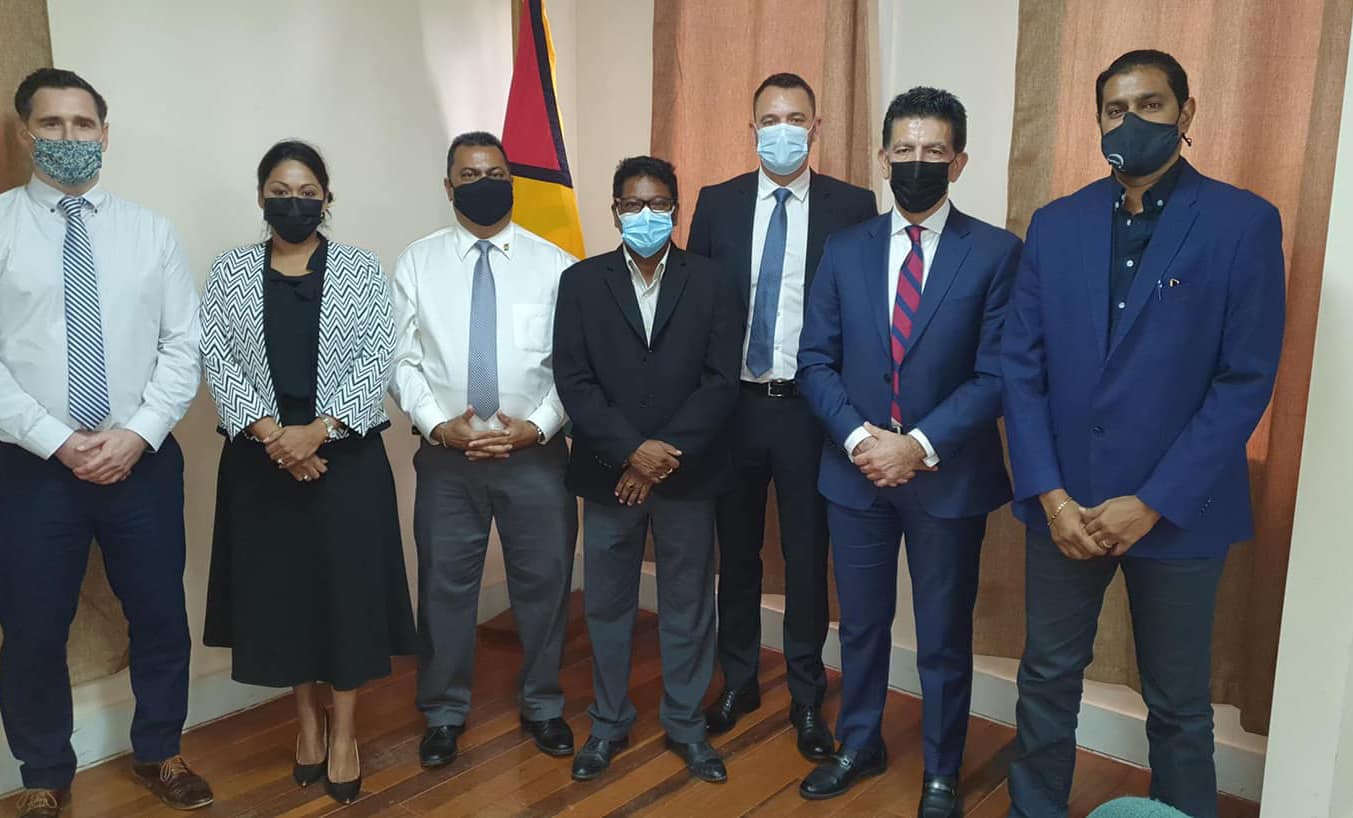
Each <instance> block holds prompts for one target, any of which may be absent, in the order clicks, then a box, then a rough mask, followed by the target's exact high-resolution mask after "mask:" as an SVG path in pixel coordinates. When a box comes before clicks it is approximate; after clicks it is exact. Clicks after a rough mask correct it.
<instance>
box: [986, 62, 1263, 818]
mask: <svg viewBox="0 0 1353 818" xmlns="http://www.w3.org/2000/svg"><path fill="white" fill-rule="evenodd" d="M1095 91H1096V94H1095V96H1096V105H1097V109H1098V115H1099V126H1100V131H1101V133H1102V149H1103V152H1104V155H1105V157H1106V158H1107V159H1108V161H1109V164H1110V165H1111V166H1112V167H1113V172H1112V174H1111V175H1110V176H1109V177H1107V178H1104V179H1101V180H1099V181H1097V182H1095V183H1093V184H1091V185H1089V186H1088V187H1085V188H1083V189H1081V190H1080V191H1078V192H1076V193H1073V194H1072V195H1070V196H1067V197H1065V198H1062V199H1058V200H1057V201H1055V202H1053V203H1052V204H1050V205H1048V206H1046V207H1044V208H1042V209H1041V210H1039V211H1038V212H1037V213H1035V214H1034V217H1033V221H1032V222H1031V223H1030V225H1029V233H1028V247H1027V249H1026V250H1025V253H1024V260H1023V263H1022V264H1021V265H1020V270H1019V273H1018V276H1017V278H1016V283H1015V290H1014V293H1013V294H1012V296H1011V303H1010V313H1009V317H1008V319H1007V321H1006V329H1005V337H1004V342H1003V354H1002V363H1003V371H1004V382H1005V416H1006V424H1007V432H1008V434H1009V440H1010V460H1011V463H1012V465H1013V468H1014V472H1015V498H1016V501H1017V502H1016V513H1017V515H1018V516H1019V517H1020V519H1021V520H1023V521H1024V523H1025V524H1026V525H1027V526H1028V547H1027V557H1026V568H1025V572H1026V585H1027V606H1026V616H1027V630H1028V640H1027V642H1026V645H1025V650H1024V660H1023V662H1022V663H1021V666H1020V672H1019V693H1020V699H1019V707H1018V711H1017V718H1018V723H1019V737H1018V756H1017V758H1016V760H1015V762H1014V764H1013V766H1012V767H1011V771H1010V795H1011V802H1012V805H1013V806H1012V809H1011V815H1013V816H1028V818H1047V817H1048V816H1065V815H1066V814H1067V797H1068V794H1069V792H1070V789H1071V778H1072V770H1073V767H1074V765H1075V759H1076V713H1077V708H1078V706H1079V704H1080V696H1081V688H1082V679H1083V676H1084V671H1085V667H1086V665H1088V664H1089V663H1090V660H1091V651H1092V648H1093V645H1094V640H1095V626H1096V623H1097V620H1098V617H1099V611H1100V607H1101V606H1102V604H1103V598H1104V590H1105V588H1106V587H1107V586H1108V584H1109V581H1110V580H1111V579H1113V576H1114V574H1115V573H1116V572H1117V571H1118V569H1119V568H1120V567H1121V568H1122V570H1123V574H1124V576H1125V578H1126V580H1127V589H1128V598H1129V601H1130V603H1131V606H1132V621H1133V631H1134V634H1135V637H1136V645H1137V664H1138V667H1139V669H1140V671H1141V678H1142V695H1143V697H1144V698H1145V699H1146V704H1147V709H1148V711H1149V716H1148V717H1147V721H1146V733H1147V738H1148V739H1149V740H1150V743H1151V769H1152V778H1151V795H1152V797H1154V798H1156V799H1157V800H1160V801H1164V802H1166V803H1168V804H1170V805H1172V806H1174V807H1176V808H1178V809H1180V810H1182V811H1184V812H1186V813H1188V814H1189V815H1191V816H1194V817H1195V818H1209V816H1215V815H1216V814H1217V779H1216V772H1215V769H1214V766H1213V760H1212V753H1213V739H1212V705H1211V698H1210V696H1209V684H1208V683H1209V674H1210V670H1211V667H1210V665H1211V655H1210V654H1211V638H1212V616H1213V607H1214V604H1215V602H1216V596H1217V584H1218V581H1219V580H1220V578H1221V573H1222V565H1223V563H1224V561H1225V559H1226V551H1227V548H1228V546H1229V545H1230V544H1231V543H1234V542H1237V541H1239V540H1244V539H1246V538H1248V537H1250V536H1251V535H1252V533H1253V521H1252V519H1251V513H1250V487H1249V473H1248V468H1247V462H1246V455H1245V444H1246V441H1247V440H1248V439H1249V437H1250V434H1251V433H1252V432H1253V430H1254V427H1255V424H1257V423H1258V421H1259V418H1260V417H1261V416H1262V415H1263V413H1264V409H1265V407H1266V406H1267V405H1268V401H1269V397H1270V395H1271V393H1272V389H1273V379H1274V375H1275V373H1276V371H1277V367H1278V354H1279V350H1280V348H1281V345H1282V334H1283V310H1284V306H1283V300H1284V296H1283V282H1284V279H1283V252H1282V228H1281V225H1280V223H1279V218H1278V211H1277V210H1275V209H1274V208H1273V206H1272V205H1270V204H1269V203H1268V202H1265V201H1264V200H1263V199H1261V198H1259V197H1258V196H1255V195H1254V194H1252V193H1248V192H1246V191H1243V190H1238V189H1236V188H1234V187H1231V186H1229V185H1226V184H1223V183H1221V182H1217V181H1215V180H1213V179H1209V178H1207V177H1206V176H1203V175H1202V174H1200V173H1199V172H1198V171H1196V170H1194V169H1193V167H1192V166H1191V165H1189V163H1188V162H1186V161H1184V160H1183V159H1182V158H1181V157H1180V151H1181V147H1182V146H1181V137H1183V139H1184V141H1188V140H1187V137H1186V136H1184V134H1186V133H1187V132H1188V129H1189V126H1190V125H1191V124H1192V122H1193V117H1194V111H1195V104H1194V101H1193V99H1191V98H1190V97H1189V89H1188V78H1187V76H1186V75H1185V73H1184V69H1183V68H1181V67H1180V65H1179V63H1178V62H1176V61H1175V59H1174V58H1173V57H1171V56H1169V55H1168V54H1163V53H1161V52H1159V51H1134V52H1130V53H1128V54H1124V55H1123V56H1122V57H1119V58H1118V59H1117V60H1115V61H1114V63H1113V64H1112V65H1110V66H1109V68H1108V69H1107V70H1105V71H1104V73H1102V74H1101V75H1100V76H1099V80H1098V83H1097V85H1096V89H1095Z"/></svg>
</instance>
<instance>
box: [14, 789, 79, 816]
mask: <svg viewBox="0 0 1353 818" xmlns="http://www.w3.org/2000/svg"><path fill="white" fill-rule="evenodd" d="M69 803H70V790H24V791H23V792H22V793H20V794H19V800H18V803H16V804H15V805H14V806H15V807H16V808H17V809H18V810H19V818H57V816H58V815H60V814H61V810H62V809H63V808H64V807H65V806H66V805H67V804H69Z"/></svg>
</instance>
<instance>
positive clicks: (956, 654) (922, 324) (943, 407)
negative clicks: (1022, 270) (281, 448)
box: [799, 88, 1020, 818]
mask: <svg viewBox="0 0 1353 818" xmlns="http://www.w3.org/2000/svg"><path fill="white" fill-rule="evenodd" d="M966 138H967V115H966V113H965V111H964V109H963V105H962V104H961V103H960V102H959V101H958V100H957V99H956V98H954V96H953V95H952V94H950V93H948V92H947V91H939V90H936V89H934V88H913V89H911V90H910V91H908V92H907V93H905V94H902V95H901V96H899V97H897V98H896V99H894V100H893V102H892V104H891V105H890V106H889V107H888V113H887V115H886V116H885V117H884V122H883V148H882V149H881V150H880V151H879V162H880V164H881V165H882V166H883V172H884V175H885V176H886V177H887V178H888V180H889V184H890V186H891V187H892V190H893V195H894V198H895V199H896V200H897V207H896V208H895V209H894V210H893V211H892V212H891V213H889V214H887V215H884V216H879V217H878V218H875V219H873V220H871V221H868V222H865V223H864V224H861V225H858V226H856V227H852V228H850V229H848V230H844V231H842V232H840V233H837V234H835V235H833V236H832V237H831V238H830V239H828V241H827V248H826V250H825V251H824V252H823V254H822V266H821V267H820V268H819V269H818V274H817V280H816V281H815V282H814V284H813V291H812V295H811V296H810V298H809V304H808V320H807V322H806V323H805V324H804V330H803V342H802V344H801V346H800V349H799V383H800V385H801V386H802V388H803V391H804V394H805V395H806V396H807V397H808V401H809V403H811V404H812V406H813V410H814V411H815V412H816V413H817V415H818V417H820V418H821V419H822V422H823V423H824V424H825V425H826V427H827V432H828V434H829V435H830V436H831V439H832V441H833V442H834V444H835V445H832V446H829V447H828V448H827V450H826V451H825V452H823V455H822V474H821V478H820V480H819V486H820V488H821V490H822V493H823V494H825V495H826V497H827V500H828V502H829V507H828V518H827V519H828V523H829V525H830V528H831V534H832V547H833V554H834V556H835V564H836V585H837V591H838V594H839V596H840V599H841V664H842V671H843V682H842V693H841V716H840V718H839V720H838V721H837V733H838V734H839V736H840V739H841V750H840V752H839V753H838V754H837V755H836V756H834V757H833V758H832V759H831V760H829V761H827V762H824V763H823V764H821V765H820V766H819V767H818V768H817V769H816V770H814V771H813V773H812V774H811V775H809V776H808V778H807V779H805V780H804V782H803V785H802V786H801V788H800V792H801V793H802V794H803V795H804V797H806V798H830V797H832V796H836V795H840V794H841V793H843V792H845V791H846V790H847V789H849V788H850V787H851V785H853V784H854V783H855V782H856V780H858V779H859V778H860V777H862V776H866V775H874V774H877V773H880V772H882V771H883V769H884V766H885V765H886V763H887V757H886V754H885V752H884V747H883V740H882V723H883V705H884V701H885V699H886V697H887V692H888V659H889V654H890V651H891V648H892V638H891V632H892V623H893V615H894V611H895V609H896V605H897V598H896V587H897V564H898V552H899V540H901V539H902V538H903V537H904V535H905V538H906V548H907V566H908V568H909V569H910V572H911V582H912V594H913V598H914V606H915V613H916V643H917V650H916V660H917V661H916V663H917V666H918V669H919V671H920V677H921V689H922V693H923V696H924V705H923V722H922V727H923V734H924V745H925V746H924V749H925V779H924V783H923V790H922V799H921V807H920V815H921V818H950V816H956V815H958V814H959V797H958V791H957V776H958V771H959V767H960V766H961V764H962V760H963V744H964V740H965V739H966V736H967V726H968V706H969V701H970V699H971V694H972V609H973V603H974V601H975V600H976V596H977V572H978V557H979V553H980V548H981V544H982V537H983V534H984V533H985V531H986V516H987V514H988V513H989V512H991V511H993V510H994V509H996V508H999V507H1000V506H1001V505H1003V504H1004V503H1006V502H1007V501H1008V500H1009V499H1010V483H1009V480H1008V478H1007V477H1006V473H1005V464H1004V461H1003V459H1002V456H1001V440H1000V434H999V432H998V430H997V427H996V419H997V417H999V416H1000V413H1001V377H1000V335H1001V325H1002V323H1003V322H1004V319H1005V306H1006V300H1007V298H1008V296H1009V292H1010V284H1011V280H1012V279H1013V277H1014V273H1015V268H1016V266H1017V264H1018V262H1019V255H1020V242H1019V239H1017V238H1015V237H1014V236H1013V235H1011V234H1010V233H1007V232H1006V231H1004V230H1001V229H999V228H996V227H992V226H991V225H989V224H986V223H984V222H980V221H978V220H977V219H974V218H972V217H971V216H967V215H965V214H963V213H961V212H959V210H958V209H957V208H955V207H954V206H953V205H952V204H950V202H949V198H948V187H949V183H950V182H952V181H955V180H957V179H958V177H959V175H960V174H961V173H962V172H963V168H964V165H966V164H967V159H968V156H967V154H966V153H964V152H963V148H964V144H965V142H966Z"/></svg>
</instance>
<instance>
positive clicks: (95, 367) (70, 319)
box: [61, 196, 109, 429]
mask: <svg viewBox="0 0 1353 818" xmlns="http://www.w3.org/2000/svg"><path fill="white" fill-rule="evenodd" d="M86 204H88V202H86V201H85V200H84V199H83V198H79V197H75V196H67V197H65V198H63V199H62V200H61V209H62V210H64V211H65V212H66V242H65V245H64V246H63V247H62V249H61V266H62V270H63V275H64V279H65V288H66V359H67V370H68V372H67V386H68V392H69V402H70V416H71V418H72V419H73V420H74V421H75V422H76V423H78V424H80V426H81V427H83V428H85V429H96V428H98V426H99V424H100V423H103V421H104V419H105V418H107V417H108V411H109V410H108V374H107V369H106V362H105V360H104V357H103V321H102V319H101V318H100V317H99V274H98V271H97V270H95V269H94V250H93V248H91V247H90V246H89V234H88V233H87V232H85V222H84V217H83V214H82V213H81V211H82V210H83V208H84V206H85V205H86Z"/></svg>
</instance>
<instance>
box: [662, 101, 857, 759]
mask: <svg viewBox="0 0 1353 818" xmlns="http://www.w3.org/2000/svg"><path fill="white" fill-rule="evenodd" d="M752 116H753V121H752V125H751V127H752V128H753V130H754V132H755V134H756V143H757V154H758V157H759V158H760V160H761V167H760V168H759V169H758V170H755V171H753V172H751V173H744V174H742V175H741V176H735V177H733V178H732V179H729V180H728V181H726V182H721V183H720V184H717V185H712V186H710V187H707V188H705V189H703V190H701V191H700V199H699V201H698V202H697V203H696V205H695V216H694V217H693V218H692V220H691V235H690V242H689V243H688V244H687V246H686V249H688V250H689V251H690V252H692V253H695V254H697V255H702V256H708V257H709V258H711V259H713V260H714V261H716V262H718V263H719V267H720V268H721V269H722V271H723V272H724V273H726V274H727V275H728V277H729V280H730V281H731V282H732V283H733V284H735V285H736V286H735V287H733V288H732V290H733V291H734V292H736V293H737V294H738V295H739V296H740V298H739V300H738V306H739V308H740V309H741V311H742V315H743V316H744V317H745V318H746V319H747V324H748V332H747V334H746V338H745V339H744V341H743V344H742V360H741V363H740V365H741V372H740V377H739V379H740V380H741V393H740V395H739V396H738V408H737V410H736V411H735V412H734V413H733V421H732V423H731V425H730V428H729V435H728V442H729V444H730V446H731V447H732V454H733V464H734V467H735V468H736V471H737V478H736V480H734V481H733V485H732V488H731V490H729V491H728V492H726V493H724V495H723V496H722V497H720V498H719V510H718V520H719V600H718V604H719V667H720V668H721V669H722V671H723V679H724V689H723V692H722V694H721V695H720V696H719V698H718V699H717V700H716V701H715V703H714V705H713V706H712V707H710V709H709V711H708V712H707V713H706V719H707V722H708V724H709V731H710V733H711V734H714V735H719V734H721V733H726V732H728V731H729V730H731V729H732V728H733V725H734V724H736V723H737V720H738V718H739V717H740V716H741V715H742V714H744V713H747V712H750V711H752V710H755V709H756V708H757V707H759V706H760V705H761V695H760V686H759V684H758V683H757V665H758V663H759V660H760V658H761V575H762V564H761V545H762V543H763V542H764V540H765V537H766V489H767V487H768V486H769V484H770V482H771V481H772V480H774V481H775V499H776V507H777V510H778V512H779V518H780V550H781V552H782V553H783V554H784V561H785V571H784V582H785V618H784V645H783V647H784V651H783V652H784V656H785V665H786V667H787V669H788V680H789V694H790V697H791V698H792V700H793V701H792V703H791V704H790V707H789V719H790V722H791V723H792V724H793V725H794V728H795V730H796V732H797V733H798V748H799V752H800V753H801V754H803V755H804V756H805V757H807V758H809V759H812V760H814V761H821V760H823V759H825V758H826V757H827V756H829V755H831V753H832V752H833V751H834V750H835V749H836V744H835V742H834V741H833V740H832V734H831V731H830V730H829V729H828V728H827V722H826V720H825V719H824V718H823V717H822V700H823V698H824V697H825V696H826V694H827V671H826V669H825V668H824V667H823V665H822V644H823V642H825V641H826V639H827V627H828V624H829V622H830V620H831V615H830V612H829V610H828V605H827V504H826V502H825V501H824V500H823V499H822V495H821V494H819V493H818V490H817V470H818V463H819V462H821V460H822V425H821V424H820V423H818V420H817V418H816V417H814V416H813V411H812V409H811V408H809V406H808V402H807V401H806V400H804V399H803V397H802V396H801V395H800V394H799V390H798V384H797V383H796V382H795V380H794V379H795V373H796V372H797V371H798V353H799V338H800V336H801V335H802V332H803V318H804V312H805V309H806V307H807V302H808V299H807V294H808V291H809V288H810V287H811V286H812V283H813V273H814V272H815V271H816V270H817V265H818V262H819V261H820V260H821V259H822V248H823V245H825V244H826V242H827V235H828V234H829V233H832V232H834V231H836V230H840V229H841V228H844V227H850V226H851V225H854V224H859V223H860V222H862V221H865V220H866V219H871V218H873V217H874V216H877V215H878V206H877V204H876V202H875V199H874V194H873V193H872V192H871V191H868V190H865V189H864V188H859V187H855V186H854V185H851V184H848V183H846V182H842V181H840V180H839V179H833V178H832V177H830V176H826V175H824V174H821V173H817V172H816V171H813V170H811V169H810V168H809V167H808V153H809V150H810V148H811V146H812V141H813V137H814V134H815V133H816V132H817V130H818V125H819V123H820V122H821V120H820V119H819V118H818V116H817V100H816V98H815V96H814V95H813V89H812V88H810V87H809V85H808V83H807V82H805V81H804V79H803V78H802V77H800V76H798V75H797V74H772V75H770V76H769V77H767V78H766V79H765V81H763V82H762V83H761V86H760V87H759V88H757V90H756V93H754V94H753V95H752Z"/></svg>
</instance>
